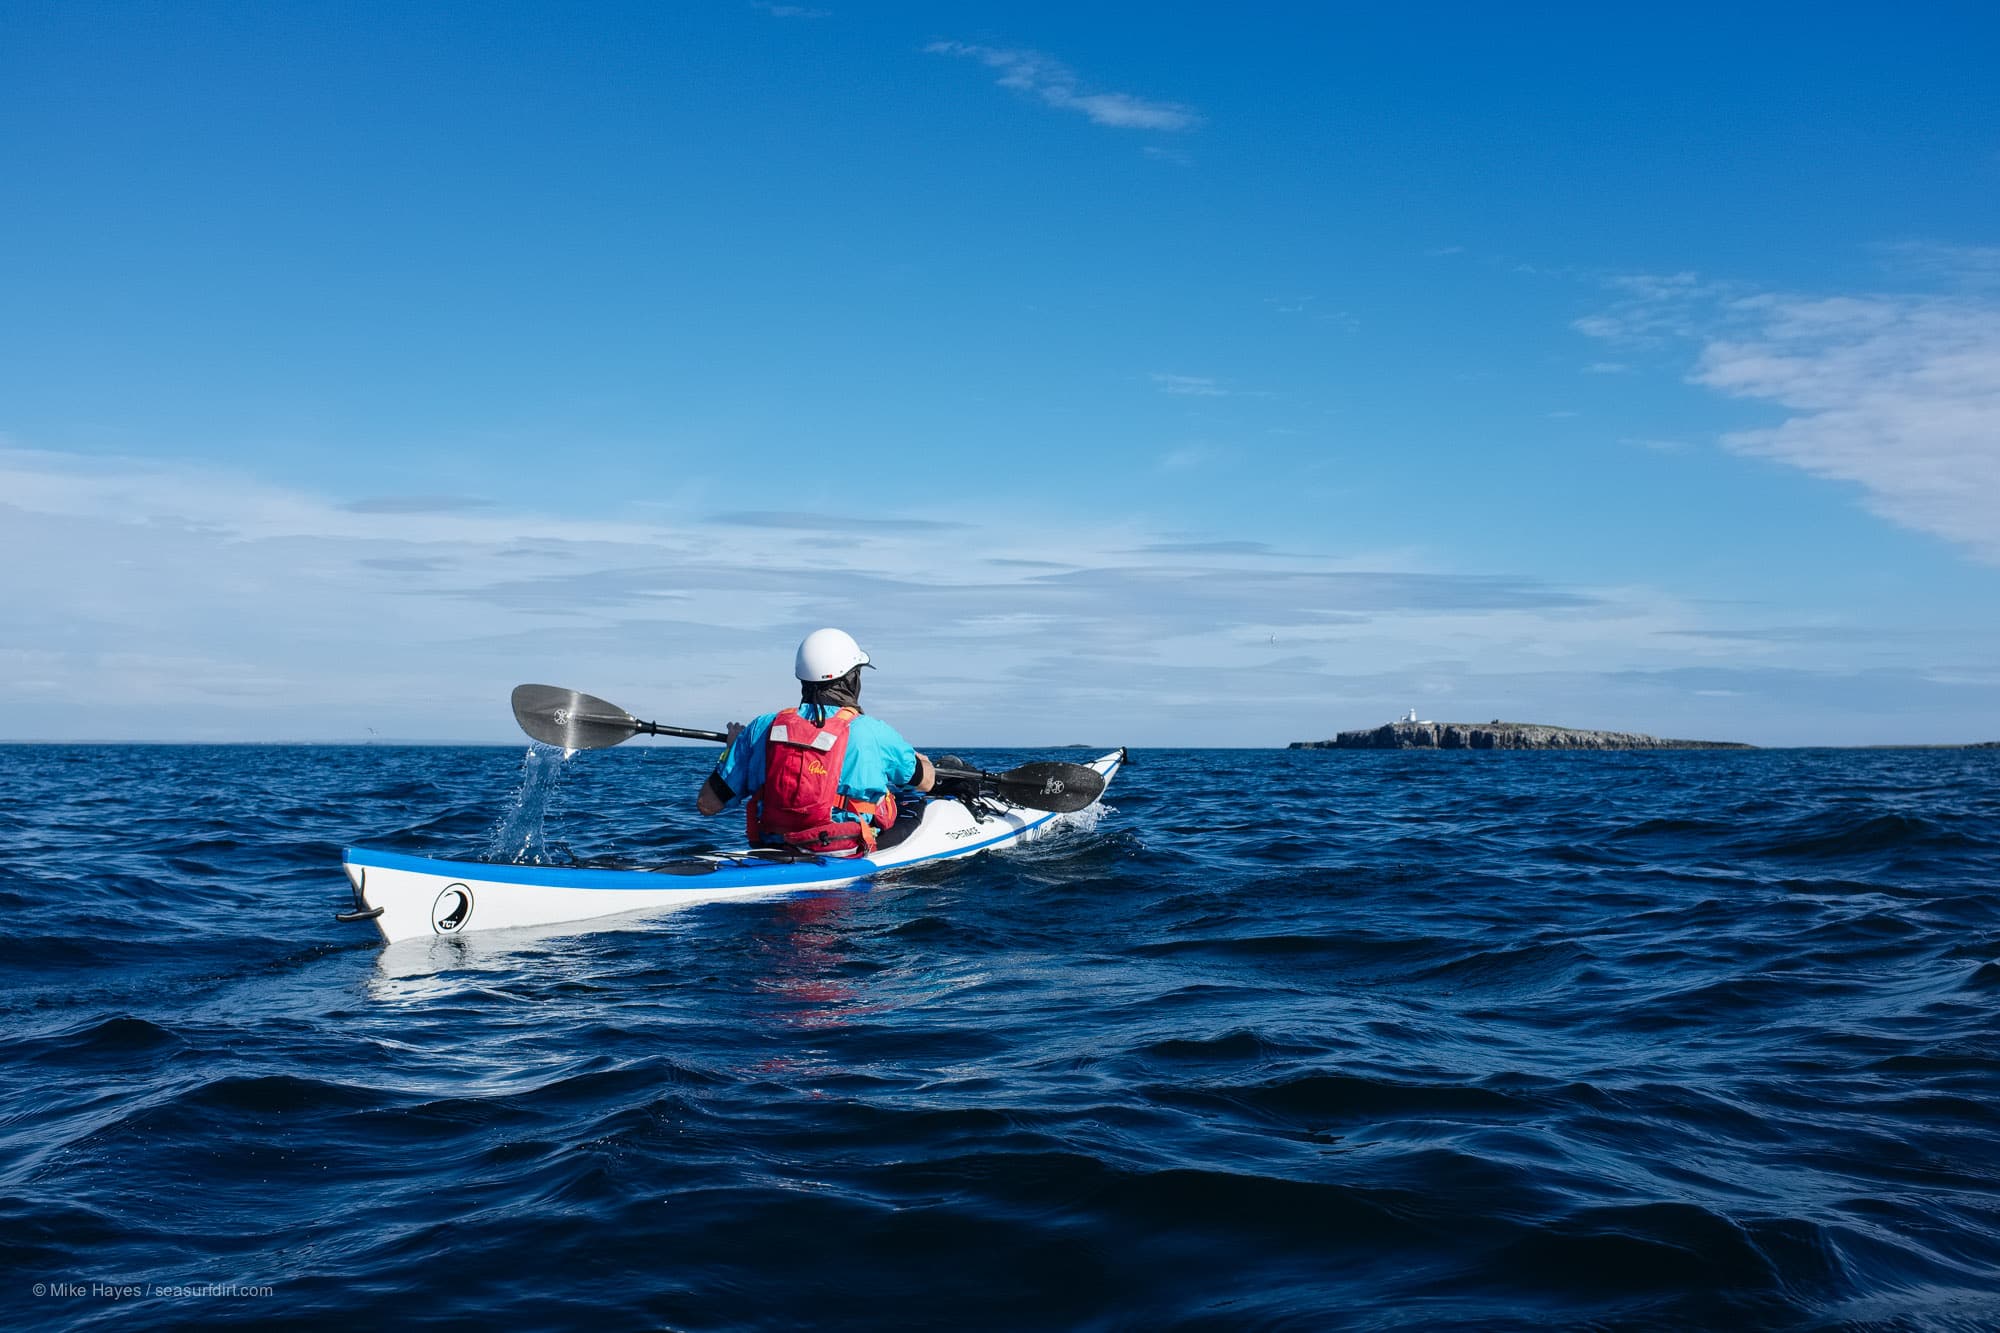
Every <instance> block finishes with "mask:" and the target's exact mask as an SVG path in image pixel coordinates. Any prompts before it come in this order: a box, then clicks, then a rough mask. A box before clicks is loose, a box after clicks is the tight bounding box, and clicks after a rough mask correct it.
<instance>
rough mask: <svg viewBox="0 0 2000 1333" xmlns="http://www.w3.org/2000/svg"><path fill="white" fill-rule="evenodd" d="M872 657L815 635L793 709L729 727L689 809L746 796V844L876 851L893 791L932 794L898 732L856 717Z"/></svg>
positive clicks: (805, 646)
mask: <svg viewBox="0 0 2000 1333" xmlns="http://www.w3.org/2000/svg"><path fill="white" fill-rule="evenodd" d="M873 665H874V663H872V662H870V661H869V660H868V654H867V653H864V652H862V651H861V645H860V644H858V643H856V642H855V641H854V638H853V636H852V635H850V634H848V633H846V632H845V631H844V630H837V629H816V630H814V631H813V632H812V633H810V634H808V635H806V637H805V639H804V640H803V641H802V642H801V643H800V644H799V651H798V657H797V659H796V660H795V662H794V667H793V674H794V675H796V676H797V677H798V680H799V702H798V706H797V707H795V708H787V709H783V710H782V711H779V712H775V713H766V714H764V715H763V716H762V717H759V718H758V719H757V720H756V721H754V722H752V723H751V724H750V725H749V726H747V727H746V726H743V725H741V724H739V723H735V722H732V723H730V724H729V727H728V732H729V744H728V746H727V747H726V748H724V750H723V751H722V758H721V759H720V760H718V761H717V763H716V765H715V771H714V772H713V773H710V774H709V775H708V781H707V782H705V783H703V784H702V788H701V794H700V795H699V796H698V797H696V799H695V806H696V808H697V809H699V810H700V811H701V813H703V814H704V815H714V814H720V813H721V812H722V811H723V810H725V809H727V808H728V807H729V805H730V804H731V803H732V802H734V801H736V800H737V799H738V798H742V800H743V802H744V812H745V818H746V821H747V824H748V829H749V834H750V841H751V842H752V843H753V844H776V845H781V846H791V847H797V848H798V849H800V850H801V851H807V852H812V853H815V854H817V855H822V856H856V855H860V854H861V853H864V852H868V851H872V850H873V849H874V847H875V843H876V839H877V837H878V836H879V835H880V834H881V833H882V832H883V831H884V830H886V829H888V828H889V827H890V826H892V825H893V824H894V823H895V822H896V797H895V790H896V789H897V788H908V789H914V790H916V791H920V792H923V791H929V790H930V789H931V785H932V784H933V783H934V782H935V781H936V780H937V770H936V769H935V768H934V767H933V766H932V764H931V761H930V760H929V759H928V758H926V757H925V756H923V755H921V754H918V753H917V752H916V751H915V750H913V749H911V748H910V743H909V742H908V741H906V740H904V739H903V738H902V736H901V735H900V734H899V733H898V732H897V731H896V729H895V728H894V727H892V726H890V725H889V724H888V723H886V722H884V721H882V720H881V719H880V718H874V717H870V716H868V715H867V714H866V713H863V712H862V711H861V668H863V667H872V666H873Z"/></svg>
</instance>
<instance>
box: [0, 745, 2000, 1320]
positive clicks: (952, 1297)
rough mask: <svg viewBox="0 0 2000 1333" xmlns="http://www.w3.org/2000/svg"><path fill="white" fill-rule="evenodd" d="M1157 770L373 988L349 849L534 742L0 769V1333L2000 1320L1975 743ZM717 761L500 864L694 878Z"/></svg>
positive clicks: (495, 798)
mask: <svg viewBox="0 0 2000 1333" xmlns="http://www.w3.org/2000/svg"><path fill="white" fill-rule="evenodd" d="M971 757H974V758H978V759H985V760H990V761H994V762H1004V761H1006V760H1008V759H1010V758H1013V757H1015V756H1008V755H1001V754H984V755H977V756H971ZM1021 757H1025V756H1021ZM1134 758H1135V762H1134V764H1133V766H1132V767H1131V768H1130V769H1128V770H1127V771H1126V772H1125V773H1124V774H1123V775H1122V776H1121V777H1120V778H1119V780H1118V782H1117V783H1116V784H1115V786H1114V787H1113V789H1112V792H1111V794H1110V797H1109V798H1108V799H1109V804H1110V806H1111V807H1112V808H1111V809H1109V810H1108V811H1106V812H1104V813H1103V815H1102V817H1101V818H1100V819H1099V820H1098V821H1097V823H1096V825H1095V827H1082V828H1072V829H1069V830H1066V831H1064V832H1062V833H1059V834H1058V835H1056V836H1054V837H1053V838H1051V839H1049V840H1048V841H1046V842H1043V843H1041V844H1038V845H1034V846H1031V847H1028V848H1024V849H1021V850H1018V851H1016V852H1013V853H1009V854H1002V855H991V856H986V857H984V858H981V859H978V860H975V861H972V862H967V863H963V864H961V865H958V866H955V867H934V868H930V869H925V870H922V871H919V872H916V873H914V874H912V875H910V876H909V877H907V878H904V879H899V880H895V881H892V882H884V883H882V884H879V885H877V886H876V887H874V888H873V889H871V890H867V891H848V892H838V893H833V894H827V895H821V896H816V897H811V898H805V899H793V900H788V901H781V902H767V903H754V904H728V905H718V906H711V907H702V908H695V909H691V910H688V911H685V912H683V913H681V914H679V915H677V916H669V917H665V918H659V919H655V920H653V921H650V922H647V923H644V924H638V925H634V924H630V923H627V924H625V925H624V926H623V928H615V929H603V930H598V931H593V932H587V933H585V932H578V933H568V934H564V933H543V934H538V935H533V936H516V935H510V934H508V933H504V932H503V933H498V934H494V935H490V936H484V937H482V936H480V935H478V934H474V935H469V936H466V937H463V938H460V939H454V940H448V941H440V942H437V943H428V942H427V943H424V944H421V945H402V946H398V947H396V948H394V949H384V948H382V947H381V946H380V945H378V944H377V943H376V941H375V936H374V935H373V932H372V931H371V930H370V929H369V928H367V927H363V926H339V925H336V924H335V923H334V922H333V920H332V913H333V912H334V911H335V910H336V909H338V908H341V907H344V906H345V905H346V901H347V889H346V885H345V882H344V880H343V879H342V877H341V874H340V870H339V866H338V861H339V850H340V848H341V846H342V845H343V844H345V843H348V842H358V841H366V842H374V843H379V844H383V845H389V846H396V847H402V848H406V849H413V850H423V849H428V850H432V851H438V852H449V853H454V854H465V853H477V852H481V851H484V850H487V849H498V848H505V849H507V850H510V851H515V852H518V851H519V850H520V848H521V847H522V846H526V845H529V844H530V843H532V841H533V835H534V833H535V830H534V829H533V828H532V827H527V826H531V825H532V824H533V823H534V820H533V813H534V808H535V802H536V801H539V800H541V799H542V798H544V797H546V796H548V795H549V792H548V789H547V788H546V787H544V786H542V785H537V784H533V783H530V784H528V790H527V791H526V793H525V796H526V797H527V798H528V800H527V805H528V807H529V808H528V809H527V811H526V812H525V813H524V812H523V811H522V809H521V805H522V801H523V796H524V793H523V790H522V789H523V785H524V783H523V766H522V752H521V751H520V750H519V749H514V750H500V749H464V750H434V749H433V750H425V749H390V748H379V749H377V748H354V749H339V748H213V749H204V748H144V747H129V748H58V747H41V748H26V747H15V748H6V749H0V827H4V830H5V844H4V851H0V912H4V918H0V919H4V922H5V933H4V939H0V1007H3V1008H4V1014H5V1023H4V1027H0V1320H4V1321H5V1323H6V1324H7V1326H11V1327H23V1326H30V1325H33V1326H57V1327H91V1326H98V1325H102V1326H104V1327H117V1328H119V1329H131V1328H165V1327H172V1326H178V1325H182V1324H185V1323H189V1322H194V1321H201V1322H206V1323H217V1322H241V1323H257V1324H266V1323H275V1324H281V1325H284V1326H291V1327H303V1326H324V1327H328V1328H343V1329H345V1328H356V1327H360V1328H366V1327H380V1326H387V1325H394V1326H425V1327H436V1328H460V1327H466V1326H469V1325H471V1324H473V1323H486V1324H493V1325H504V1326H507V1327H515V1328H592V1329H597V1328H638V1327H660V1326H670V1327H676V1328H688V1329H711V1328H738V1327H766V1328H794V1327H801V1326H807V1325H812V1326H836V1327H839V1326H845V1327H868V1328H876V1327H895V1328H914V1327H1011V1328H1071V1327H1085V1328H1101V1329H1122V1328H1134V1329H1137V1328H1154V1327H1161V1326H1172V1327H1193V1328H1215V1329H1224V1328H1229V1329H1233V1328H1301V1329H1309V1328H1327V1327H1354V1328H1478V1329H1489V1328H1527V1327H1530V1326H1536V1325H1541V1324H1544V1323H1554V1324H1558V1325H1570V1326H1580V1325H1587V1326H1590V1327H1692V1326H1709V1327H1713V1326H1726V1327H1744V1328H1783V1329H1794V1328H1796V1329H1831V1328H1885V1329H1886V1328H1897V1329H1902V1328H1962V1329H1990V1328H1994V1327H1996V1326H2000V1017H1996V1014H1995V1005H1996V1002H2000V752H1993V751H1986V752H1972V751H1936V752H1873V753H1868V752H1771V753H1689V754H1657V755H1655V754H1611V755H1584V754H1449V753H1447V754H1438V753H1428V754H1427V753H1384V754H1356V753H1284V752H1277V753H1273V752H1240V751H1238V752H1139V753H1137V754H1136V755H1135V757H1134ZM704 763H705V756H704V755H703V754H702V753H700V752H696V751H685V750H680V751H677V750H667V749H652V750H628V751H612V752H605V753H596V754H590V755H585V756H579V757H578V758H576V759H574V760H572V761H570V762H569V763H568V764H567V765H566V766H564V767H563V770H562V776H561V780H560V783H559V784H558V785H557V786H556V788H555V789H554V792H553V797H552V799H549V800H548V802H547V826H546V830H545V833H546V842H545V843H542V844H539V845H538V846H531V847H530V851H531V853H533V854H546V855H555V856H562V855H575V856H601V855H616V854H618V853H620V852H624V851H632V850H645V851H648V852H651V851H657V850H659V849H662V848H669V847H672V848H679V847H683V846H687V845H690V844H696V843H701V842H704V841H706V840H711V839H714V838H716V837H726V832H727V829H728V825H727V824H726V823H717V824H706V825H705V824H702V823H701V822H700V821H698V820H697V819H696V818H695V817H694V816H693V815H692V813H691V811H690V806H691V803H692V794H693V790H694V787H695V785H696V783H697V782H698V780H699V777H700V775H701V772H702V766H703V764H704ZM36 1283H41V1284H44V1289H43V1293H42V1294H40V1295H36V1294H35V1288H34V1284H36ZM63 1284H75V1285H76V1286H79V1287H81V1288H82V1289H83V1294H81V1295H70V1294H59V1293H61V1292H64V1291H66V1290H68V1288H66V1287H65V1286H64V1285H63ZM92 1284H104V1285H105V1286H106V1287H116V1286H118V1285H120V1284H132V1285H134V1286H141V1287H145V1288H147V1289H145V1290H142V1291H141V1292H139V1293H138V1294H127V1295H125V1296H122V1297H118V1298H114V1297H113V1296H112V1295H110V1294H95V1293H93V1292H92V1290H91V1287H92ZM204 1284H215V1285H220V1286H222V1287H224V1288H225V1289H226V1288H230V1287H234V1288H236V1292H235V1294H228V1295H213V1294H201V1293H202V1290H203V1286H204ZM176 1286H181V1287H192V1288H194V1289H195V1294H186V1293H178V1294H177V1293H174V1292H172V1291H168V1292H166V1293H162V1292H161V1290H160V1288H161V1287H169V1288H171V1287H176ZM265 1289H268V1294H254V1293H258V1292H262V1291H264V1290H265ZM246 1292H247V1293H252V1294H245V1293H246Z"/></svg>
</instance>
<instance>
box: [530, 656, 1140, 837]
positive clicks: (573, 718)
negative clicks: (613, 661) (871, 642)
mask: <svg viewBox="0 0 2000 1333" xmlns="http://www.w3.org/2000/svg"><path fill="white" fill-rule="evenodd" d="M514 720H515V721H516V722H519V723H520V724H521V730H523V731H525V732H527V733H528V735H530V736H532V737H533V738H534V739H536V740H538V741H540V742H541V743H542V744H544V745H556V746H560V747H561V748H563V749H565V750H601V749H604V748H605V747H607V746H611V745H617V744H618V743H620V742H621V741H629V740H631V739H632V738H633V737H634V736H678V737H680V738H681V739H682V740H690V741H714V742H715V743H716V744H718V745H726V744H727V743H728V742H729V736H728V734H727V733H725V732H720V731H697V730H695V729H694V728H692V727H666V726H661V725H660V724H659V723H657V722H642V721H640V720H639V719H638V718H636V717H633V716H632V715H631V714H630V713H628V712H626V711H625V710H624V709H622V708H620V707H619V706H618V705H617V704H614V703H610V702H608V701H606V700H603V699H599V698H596V697H595V696H593V695H588V694H584V693H582V692H581V691H578V690H566V689H563V688H562V687H561V686H559V685H516V686H515V687H514ZM937 774H938V776H939V777H940V778H949V779H952V780H954V781H958V782H969V783H972V784H974V785H975V786H977V787H979V788H980V789H982V790H986V791H990V792H992V793H993V794H994V795H996V796H999V797H1001V798H1003V799H1005V800H1008V801H1011V802H1013V803H1014V804H1015V805H1023V806H1026V807H1027V808H1028V809H1030V810H1049V811H1053V812H1055V813H1058V814H1067V813H1069V812H1071V811H1075V810H1081V809H1083V808H1084V807H1086V806H1088V805H1089V804H1090V803H1091V802H1092V801H1095V800H1096V799H1097V798H1098V797H1099V796H1101V795H1103V793H1104V775H1103V774H1102V773H1099V772H1098V771H1097V770H1096V769H1094V768H1089V767H1086V766H1085V765H1083V764H1066V763H1062V762H1060V761H1058V760H1044V761H1041V762H1038V763H1032V764H1022V765H1021V766H1020V767H1019V768H1010V769H1008V770H1007V771H1006V772H1005V773H988V772H985V771H983V770H981V769H977V768H957V767H951V768H947V767H943V766H939V767H938V770H937Z"/></svg>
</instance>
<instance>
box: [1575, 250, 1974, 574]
mask: <svg viewBox="0 0 2000 1333" xmlns="http://www.w3.org/2000/svg"><path fill="white" fill-rule="evenodd" d="M1620 290H1621V291H1622V292H1623V293H1624V295H1623V297H1622V299H1621V300H1619V302H1618V303H1617V304H1616V305H1615V306H1614V307H1613V308H1612V309H1610V310H1607V311H1605V312H1603V313H1602V314H1599V315H1594V316H1590V317H1588V318H1586V319H1584V320H1580V321H1578V323H1577V327H1578V328H1579V329H1580V330H1581V331H1582V332H1584V333H1586V334H1589V335H1590V336H1593V337H1597V338H1602V339H1607V340H1611V341H1614V342H1631V341H1636V340H1650V341H1659V340H1664V339H1668V338H1683V339H1688V340H1691V341H1693V342H1695V343H1696V344H1698V349H1699V350H1698V351H1697V353H1696V355H1695V360H1694V366H1693V369H1692V371H1691V373H1690V379H1691V380H1692V381H1693V382H1694V383H1696V384H1700V385H1703V386H1705V387H1707V388H1709V389H1713V390H1715V391H1716V392H1718V393H1721V394H1724V395H1727V396H1729V397H1732V398H1740V399H1744V400H1746V401H1750V402H1756V403H1761V404H1767V405H1770V406H1774V407H1777V408H1779V409H1781V410H1782V411H1784V412H1785V413H1787V414H1788V415H1787V416H1786V418H1785V420H1784V421H1782V422H1780V423H1779V424H1777V425H1775V426H1768V427H1760V428H1756V429H1750V430H1740V431H1734V432H1731V433H1729V434H1727V435H1725V436H1723V437H1722V444H1723V445H1724V447H1726V448H1728V449H1731V450H1733V451H1735V452H1737V453H1740V454H1744V455H1748V456H1751V457H1756V458H1764V459H1769V460H1771V461H1773V462H1777V463H1782V464H1785V465H1786V466H1789V467H1795V468H1798V469H1800V470H1802V471H1805V472H1808V473H1811V474H1813V475H1814V476H1819V477H1825V478H1829V479H1832V480H1836V481H1844V482H1851V483H1853V484H1855V485H1857V486H1859V487H1861V489H1862V493H1863V495H1864V497H1865V503H1866V504H1867V506H1868V507H1869V508H1870V509H1871V510H1873V511H1874V512H1875V513H1877V514H1880V515H1881V516H1883V517H1884V518H1887V519H1889V520H1891V521H1893V522H1896V523H1899V524H1901V525H1903V526H1905V527H1909V528H1913V529H1916V530H1918V531H1921V532H1927V533H1930V534H1932V535H1934V536H1938V537H1942V538H1944V539H1946V540H1947V541H1951V542H1954V543H1956V544H1958V545H1959V546H1961V547H1963V548H1964V549H1966V550H1967V551H1969V552H1970V553H1971V554H1972V555H1973V556H1974V557H1975V558H1977V559H1979V560H1981V561H1984V562H1987V563H1992V564H2000V520H1996V518H1995V515H2000V301H1996V300H1995V299H1993V298H1992V297H1991V296H1988V295H1985V294H1982V293H1979V292H1976V291H1971V290H1965V291H1959V292H1956V293H1950V294H1942V295H1939V294H1909V293H1877V294H1868V295H1860V296H1830V297H1829V296H1807V295H1796V294H1788V293H1779V292H1746V291H1745V290H1744V289H1743V288H1742V287H1741V286H1740V285H1722V284H1715V283H1708V282H1704V281H1702V280H1700V279H1698V278H1696V277H1695V276H1694V275H1692V274H1677V275H1675V276H1673V277H1671V278H1643V277H1642V278H1628V279H1623V280H1621V283H1620Z"/></svg>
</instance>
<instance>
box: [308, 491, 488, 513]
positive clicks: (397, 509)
mask: <svg viewBox="0 0 2000 1333" xmlns="http://www.w3.org/2000/svg"><path fill="white" fill-rule="evenodd" d="M491 503H492V502H491V501H490V500H481V499H479V498H478V497H476V496H471V495H373V496H368V497H366V498H364V499H360V500H349V501H348V502H347V503H346V504H344V505H342V506H341V508H342V509H345V510H346V511H347V512H348V513H350V514H457V513H463V512H464V511H465V510H468V509H484V508H486V507H487V506H488V505H489V504H491Z"/></svg>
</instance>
